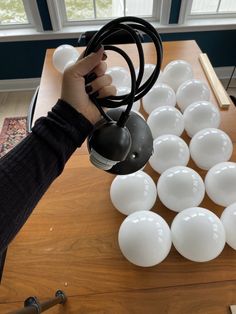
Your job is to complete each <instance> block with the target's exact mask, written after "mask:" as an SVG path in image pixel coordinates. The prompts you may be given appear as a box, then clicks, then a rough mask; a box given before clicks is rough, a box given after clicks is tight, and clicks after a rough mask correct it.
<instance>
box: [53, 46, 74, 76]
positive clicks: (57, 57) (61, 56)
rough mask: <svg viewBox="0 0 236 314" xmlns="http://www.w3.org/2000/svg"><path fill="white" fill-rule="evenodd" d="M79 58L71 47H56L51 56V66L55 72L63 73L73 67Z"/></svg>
mask: <svg viewBox="0 0 236 314" xmlns="http://www.w3.org/2000/svg"><path fill="white" fill-rule="evenodd" d="M78 58H79V52H78V51H77V50H76V48H75V47H73V46H71V45H61V46H59V47H57V48H56V49H55V51H54V53H53V56H52V63H53V66H54V67H55V68H56V69H57V71H59V72H61V73H63V72H64V70H65V69H66V68H67V67H68V66H70V65H73V64H74V63H75V62H76V61H77V59H78Z"/></svg>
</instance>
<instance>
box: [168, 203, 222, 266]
mask: <svg viewBox="0 0 236 314" xmlns="http://www.w3.org/2000/svg"><path fill="white" fill-rule="evenodd" d="M171 234H172V241H173V244H174V247H175V248H176V250H177V251H178V252H179V253H180V254H181V255H182V256H184V257H185V258H187V259H189V260H191V261H194V262H208V261H210V260H212V259H214V258H216V257H217V256H218V255H219V254H220V253H221V252H222V251H223V249H224V246H225V230H224V226H223V224H222V222H221V220H220V219H219V218H218V217H217V216H216V215H215V214H214V213H213V212H211V211H210V210H208V209H206V208H202V207H191V208H187V209H185V210H183V211H182V212H180V213H178V215H177V216H175V218H174V220H173V222H172V225H171Z"/></svg>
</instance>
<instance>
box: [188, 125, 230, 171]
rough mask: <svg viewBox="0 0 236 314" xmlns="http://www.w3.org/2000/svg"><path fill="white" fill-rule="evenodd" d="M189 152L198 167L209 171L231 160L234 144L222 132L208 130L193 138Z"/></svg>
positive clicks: (212, 129) (198, 133)
mask: <svg viewBox="0 0 236 314" xmlns="http://www.w3.org/2000/svg"><path fill="white" fill-rule="evenodd" d="M189 150H190V155H191V157H192V159H193V161H194V162H195V163H196V165H197V166H198V167H199V168H201V169H204V170H209V169H210V168H211V167H213V166H214V165H216V164H218V163H219V162H223V161H228V160H229V159H230V157H231V155H232V152H233V144H232V141H231V139H230V137H229V136H228V135H227V134H226V133H225V132H223V131H222V130H219V129H214V128H208V129H203V130H201V131H199V132H197V133H196V134H195V135H194V136H193V138H192V139H191V141H190V144H189Z"/></svg>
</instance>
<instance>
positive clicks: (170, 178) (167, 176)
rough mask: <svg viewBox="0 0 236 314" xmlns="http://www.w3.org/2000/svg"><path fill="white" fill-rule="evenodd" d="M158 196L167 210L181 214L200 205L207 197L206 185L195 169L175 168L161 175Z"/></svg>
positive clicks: (158, 183)
mask: <svg viewBox="0 0 236 314" xmlns="http://www.w3.org/2000/svg"><path fill="white" fill-rule="evenodd" d="M157 194H158V197H159V199H160V201H161V202H162V203H163V204H164V205H165V206H166V207H167V208H169V209H171V210H173V211H175V212H180V211H182V210H184V209H186V208H189V207H194V206H198V205H200V203H201V202H202V200H203V198H204V195H205V185H204V182H203V180H202V178H201V177H200V175H199V174H198V173H197V172H196V171H194V170H193V169H191V168H188V167H173V168H170V169H167V170H166V171H164V172H163V173H162V174H161V176H160V178H159V180H158V182H157Z"/></svg>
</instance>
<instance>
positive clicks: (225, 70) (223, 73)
mask: <svg viewBox="0 0 236 314" xmlns="http://www.w3.org/2000/svg"><path fill="white" fill-rule="evenodd" d="M214 70H215V72H216V75H217V76H218V78H219V79H229V78H230V77H231V74H232V73H233V70H234V67H217V68H214ZM235 77H236V71H235V73H234V78H235Z"/></svg>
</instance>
